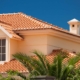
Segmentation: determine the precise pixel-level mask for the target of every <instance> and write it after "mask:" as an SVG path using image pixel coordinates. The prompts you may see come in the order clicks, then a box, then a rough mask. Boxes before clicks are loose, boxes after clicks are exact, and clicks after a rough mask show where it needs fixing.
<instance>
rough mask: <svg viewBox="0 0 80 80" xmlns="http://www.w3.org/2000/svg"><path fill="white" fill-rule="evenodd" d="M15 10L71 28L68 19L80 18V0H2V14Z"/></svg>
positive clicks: (0, 10) (0, 3)
mask: <svg viewBox="0 0 80 80" xmlns="http://www.w3.org/2000/svg"><path fill="white" fill-rule="evenodd" d="M13 12H23V13H25V14H27V15H30V16H33V17H36V18H38V19H41V20H43V21H46V22H48V23H51V24H54V25H57V26H59V27H62V28H64V29H69V25H68V24H67V21H69V20H71V19H73V18H76V19H78V20H80V0H0V14H2V13H13Z"/></svg>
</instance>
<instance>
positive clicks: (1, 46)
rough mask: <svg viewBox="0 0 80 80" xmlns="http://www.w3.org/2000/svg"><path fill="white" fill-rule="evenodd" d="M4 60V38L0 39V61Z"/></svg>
mask: <svg viewBox="0 0 80 80" xmlns="http://www.w3.org/2000/svg"><path fill="white" fill-rule="evenodd" d="M5 60H6V39H0V61H5Z"/></svg>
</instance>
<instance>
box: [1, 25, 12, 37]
mask: <svg viewBox="0 0 80 80" xmlns="http://www.w3.org/2000/svg"><path fill="white" fill-rule="evenodd" d="M0 29H1V30H2V31H3V32H4V33H5V34H6V35H7V36H9V37H10V38H12V35H11V34H9V33H8V32H7V31H6V30H5V29H4V28H3V27H2V26H0Z"/></svg>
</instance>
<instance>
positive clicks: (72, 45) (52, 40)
mask: <svg viewBox="0 0 80 80" xmlns="http://www.w3.org/2000/svg"><path fill="white" fill-rule="evenodd" d="M47 39H48V46H47V49H48V53H50V52H51V51H52V50H53V49H55V48H56V49H57V48H63V49H66V50H69V51H77V52H80V43H77V42H73V41H70V40H67V39H62V38H60V37H55V36H50V35H48V36H47Z"/></svg>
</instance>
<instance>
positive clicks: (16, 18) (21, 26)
mask: <svg viewBox="0 0 80 80" xmlns="http://www.w3.org/2000/svg"><path fill="white" fill-rule="evenodd" d="M0 21H1V22H3V23H4V24H8V25H10V26H11V27H12V30H14V31H16V30H18V31H19V30H40V29H53V30H57V31H60V32H64V33H67V34H70V35H73V36H77V37H80V36H79V35H76V34H72V33H70V32H69V31H67V30H64V29H62V28H60V27H58V26H55V25H52V24H49V23H47V22H44V21H42V20H39V19H36V18H34V17H31V16H28V15H26V14H23V13H21V12H19V13H8V14H0Z"/></svg>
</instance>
